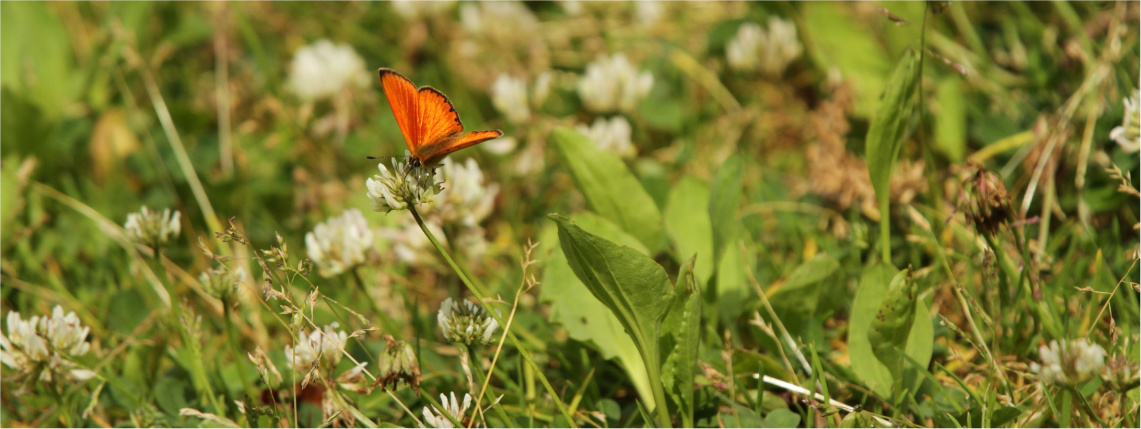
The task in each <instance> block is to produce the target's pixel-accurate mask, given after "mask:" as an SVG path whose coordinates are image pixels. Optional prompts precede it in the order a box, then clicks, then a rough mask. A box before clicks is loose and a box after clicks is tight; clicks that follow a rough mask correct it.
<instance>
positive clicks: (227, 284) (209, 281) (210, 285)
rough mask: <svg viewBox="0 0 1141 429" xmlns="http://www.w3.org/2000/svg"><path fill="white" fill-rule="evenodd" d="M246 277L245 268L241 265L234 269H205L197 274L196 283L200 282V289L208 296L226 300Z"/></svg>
mask: <svg viewBox="0 0 1141 429" xmlns="http://www.w3.org/2000/svg"><path fill="white" fill-rule="evenodd" d="M246 277H247V274H246V269H245V268H241V267H239V268H238V269H236V270H227V269H217V270H206V271H203V272H202V273H201V274H199V275H198V283H200V284H202V289H204V290H205V291H206V293H209V294H210V296H213V297H215V298H218V299H220V300H222V301H223V302H226V301H229V300H230V298H231V297H233V296H234V294H235V293H236V292H237V291H238V285H239V284H241V283H242V282H244V281H246Z"/></svg>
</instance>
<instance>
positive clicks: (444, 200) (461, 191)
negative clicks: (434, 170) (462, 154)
mask: <svg viewBox="0 0 1141 429" xmlns="http://www.w3.org/2000/svg"><path fill="white" fill-rule="evenodd" d="M439 177H440V179H441V181H442V182H443V190H441V191H440V193H439V195H437V198H436V203H435V204H434V205H433V213H435V214H436V215H438V216H439V218H440V220H441V221H444V222H460V223H462V224H463V225H464V226H476V225H478V224H479V223H480V222H481V221H483V220H484V219H485V218H487V215H489V214H491V209H492V208H493V206H494V204H495V196H496V195H498V194H499V185H498V184H496V183H487V184H485V183H484V182H485V180H484V177H483V170H480V169H479V165H478V164H476V162H475V160H474V159H471V158H468V159H467V160H465V161H464V162H463V163H462V164H461V163H456V162H449V163H445V164H444V165H443V166H442V167H440V172H439Z"/></svg>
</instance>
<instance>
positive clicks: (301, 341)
mask: <svg viewBox="0 0 1141 429" xmlns="http://www.w3.org/2000/svg"><path fill="white" fill-rule="evenodd" d="M339 327H340V324H339V323H337V322H333V323H331V324H329V325H328V326H325V329H324V330H319V329H315V330H313V332H310V333H306V332H305V329H301V330H300V332H298V334H297V344H296V346H288V345H287V346H285V361H286V363H287V364H288V365H289V367H290V368H292V369H293V370H295V371H297V372H300V373H305V372H308V371H309V370H311V369H312V368H313V367H314V366H318V365H320V366H321V367H322V368H323V369H326V370H329V371H330V372H331V370H332V369H333V368H335V367H336V366H337V363H338V362H340V361H341V351H342V350H344V349H345V343H346V342H348V340H349V336H348V334H345V331H341V330H339V329H337V328H339Z"/></svg>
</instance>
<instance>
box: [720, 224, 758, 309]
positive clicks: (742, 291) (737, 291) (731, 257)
mask: <svg viewBox="0 0 1141 429" xmlns="http://www.w3.org/2000/svg"><path fill="white" fill-rule="evenodd" d="M735 238H739V239H740V240H739V241H738V240H733V241H731V242H729V243H728V245H727V246H725V255H724V256H723V257H722V258H721V263H720V264H719V265H718V266H717V290H716V291H715V292H717V318H718V320H720V321H721V322H724V323H726V324H732V323H733V320H735V319H736V318H737V317H738V316H740V315H741V314H742V313H743V312H744V311H745V304H746V303H747V302H748V300H749V298H752V297H754V296H755V295H754V294H753V289H752V288H751V287H750V286H749V277H748V273H749V272H751V271H753V269H754V268H755V267H754V261H753V259H752V258H746V257H745V255H742V254H741V248H740V244H744V246H745V248H746V249H750V248H752V240H751V239H750V238H749V235H748V234H741V236H739V237H735Z"/></svg>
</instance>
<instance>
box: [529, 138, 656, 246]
mask: <svg viewBox="0 0 1141 429" xmlns="http://www.w3.org/2000/svg"><path fill="white" fill-rule="evenodd" d="M551 140H552V141H553V143H554V147H555V149H556V150H557V151H558V153H559V155H560V156H561V157H562V159H563V162H565V163H566V165H567V166H569V167H570V172H571V176H573V177H574V181H575V184H576V185H578V189H579V191H580V192H582V195H583V196H584V197H586V202H587V204H588V205H589V206H590V208H591V210H592V211H594V212H595V213H598V214H599V215H601V216H602V217H604V218H606V219H608V220H610V221H611V222H614V224H615V225H618V226H619V227H621V228H622V230H623V231H626V232H627V233H629V234H630V235H632V236H634V237H635V238H637V239H638V240H639V241H641V242H642V244H645V245H646V247H647V248H648V249H649V250H650V252H651V253H650V254H654V253H657V252H658V251H660V250H661V249H662V248H663V247H664V246H665V234H664V233H663V232H662V214H661V212H660V211H658V206H657V204H654V199H653V198H651V197H650V194H648V193H646V189H645V188H643V187H642V184H641V183H640V182H638V179H637V178H635V177H634V174H633V173H631V172H630V170H629V169H628V168H627V167H626V165H625V164H623V163H622V160H621V159H619V158H618V156H617V155H614V154H612V153H610V152H607V151H605V150H602V149H599V148H598V146H596V145H595V144H594V143H593V142H591V141H590V138H589V137H587V136H586V135H584V134H582V133H580V132H578V131H575V130H573V129H570V128H566V127H558V128H555V130H554V131H553V132H552V133H551Z"/></svg>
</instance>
